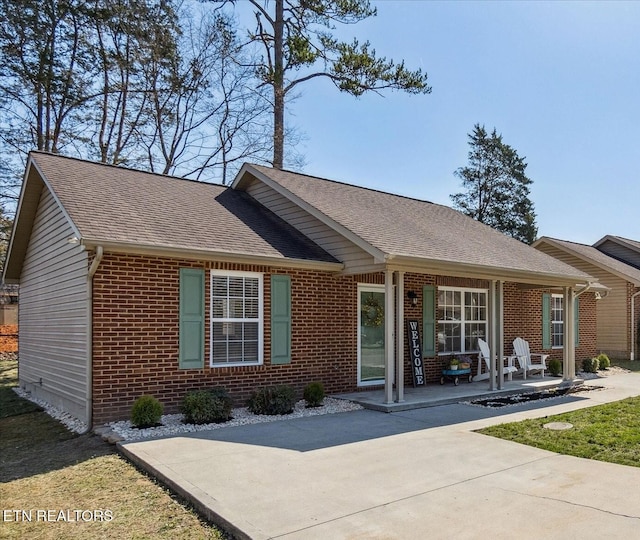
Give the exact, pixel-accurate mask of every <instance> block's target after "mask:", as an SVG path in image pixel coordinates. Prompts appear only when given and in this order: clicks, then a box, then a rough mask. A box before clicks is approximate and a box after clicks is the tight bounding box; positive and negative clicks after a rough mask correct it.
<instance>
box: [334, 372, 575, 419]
mask: <svg viewBox="0 0 640 540" xmlns="http://www.w3.org/2000/svg"><path fill="white" fill-rule="evenodd" d="M583 382H584V381H583V380H582V379H575V380H574V381H573V383H571V382H569V381H563V380H562V378H560V377H544V378H543V377H541V376H540V375H537V376H533V377H532V376H529V378H528V379H526V380H525V379H523V378H522V377H514V378H513V380H512V381H505V382H504V385H503V388H502V389H501V390H491V389H490V388H489V381H487V380H484V381H477V382H476V381H473V382H467V379H466V378H465V377H460V381H459V384H458V385H457V386H456V385H454V383H453V382H451V381H446V382H445V383H444V384H437V383H435V384H434V383H431V384H427V385H426V386H420V387H417V388H412V387H405V389H404V401H402V402H394V403H384V390H383V389H378V390H361V391H359V392H350V393H346V394H337V395H333V396H332V397H335V398H339V399H347V400H349V401H353V402H355V403H359V404H360V405H362V406H363V407H364V408H365V409H373V410H376V411H382V412H398V411H409V410H412V409H422V408H424V407H437V406H439V405H448V404H450V403H458V402H460V401H467V400H472V399H483V398H487V397H496V396H505V395H513V394H521V393H524V392H536V391H540V390H548V389H551V388H556V387H558V386H564V385H569V384H575V385H577V384H583Z"/></svg>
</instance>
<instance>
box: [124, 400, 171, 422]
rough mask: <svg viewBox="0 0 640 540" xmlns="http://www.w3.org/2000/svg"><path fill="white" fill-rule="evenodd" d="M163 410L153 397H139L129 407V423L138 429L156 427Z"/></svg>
mask: <svg viewBox="0 0 640 540" xmlns="http://www.w3.org/2000/svg"><path fill="white" fill-rule="evenodd" d="M163 410H164V407H163V405H162V403H160V402H159V401H158V400H157V399H156V398H154V397H153V396H148V395H147V396H140V397H139V398H138V399H136V400H135V402H134V403H133V407H131V423H132V424H133V425H134V426H135V427H138V428H147V427H153V426H157V425H159V424H160V418H162V411H163Z"/></svg>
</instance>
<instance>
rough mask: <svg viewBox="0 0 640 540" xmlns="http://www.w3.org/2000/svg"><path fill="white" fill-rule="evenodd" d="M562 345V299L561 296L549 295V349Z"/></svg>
mask: <svg viewBox="0 0 640 540" xmlns="http://www.w3.org/2000/svg"><path fill="white" fill-rule="evenodd" d="M563 345H564V298H563V297H562V295H561V294H552V295H551V347H552V348H554V349H557V348H561V347H562V346H563Z"/></svg>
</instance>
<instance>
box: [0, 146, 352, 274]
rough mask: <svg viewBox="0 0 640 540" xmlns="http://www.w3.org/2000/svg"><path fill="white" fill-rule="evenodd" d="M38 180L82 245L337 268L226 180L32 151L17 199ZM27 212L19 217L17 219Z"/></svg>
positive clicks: (19, 238)
mask: <svg viewBox="0 0 640 540" xmlns="http://www.w3.org/2000/svg"><path fill="white" fill-rule="evenodd" d="M42 186H46V187H47V188H48V189H50V190H51V192H52V193H53V195H54V197H55V198H56V199H57V200H58V202H59V203H60V204H61V206H62V207H63V208H64V211H65V212H66V213H67V215H68V216H69V218H70V220H71V221H72V223H73V225H74V226H75V228H76V229H77V231H78V234H79V235H80V238H79V239H80V240H81V241H82V242H83V243H84V244H86V245H87V246H94V245H105V246H119V247H124V246H132V247H135V246H137V247H145V248H148V249H153V248H157V249H173V250H179V251H180V252H184V253H188V252H192V253H194V254H198V253H199V254H203V255H204V254H207V253H215V254H229V255H245V256H248V257H253V258H255V259H256V260H257V259H260V258H267V259H269V260H270V261H271V262H273V261H276V262H277V261H279V260H280V261H282V262H283V263H287V264H289V263H291V262H292V261H294V262H295V261H314V262H320V263H330V264H333V265H336V269H339V267H340V266H339V264H340V263H339V261H337V260H336V259H335V258H334V257H332V256H331V255H330V254H329V253H327V252H326V251H324V250H323V249H322V248H321V247H319V246H318V245H317V244H315V243H314V242H312V241H311V240H310V239H309V238H307V237H306V236H304V235H303V234H301V233H300V232H299V231H298V230H296V229H295V228H293V227H292V226H290V225H288V224H287V223H286V222H284V221H283V220H281V219H280V218H279V217H277V216H276V215H275V214H274V213H273V212H271V211H270V210H268V209H266V208H265V207H263V206H261V205H260V204H258V203H257V202H256V201H255V200H254V199H252V198H251V197H249V196H248V195H246V194H245V193H242V192H240V191H235V190H232V189H229V188H228V187H226V186H222V185H216V184H210V183H204V182H196V181H192V180H185V179H180V178H174V177H170V176H165V175H159V174H152V173H148V172H142V171H136V170H131V169H125V168H121V167H114V166H110V165H104V164H100V163H93V162H89V161H83V160H79V159H74V158H69V157H63V156H60V155H54V154H48V153H43V152H32V153H31V155H30V162H29V165H28V171H27V177H26V180H25V186H24V188H23V191H24V192H23V196H22V198H23V199H24V198H25V197H28V196H29V194H28V193H26V191H29V190H30V191H31V198H32V199H33V200H35V201H36V203H37V199H38V198H39V190H40V189H42ZM34 198H35V199H34ZM24 206H25V208H24V212H27V211H28V210H27V206H28V205H26V204H25V205H24ZM34 206H35V205H34V204H33V203H32V204H31V212H32V213H33V214H35V209H34ZM21 210H22V209H21ZM21 210H19V212H20V211H21ZM26 218H27V216H20V215H18V219H19V220H22V219H26ZM28 234H30V229H29V228H28V226H27V224H25V228H24V229H21V228H17V229H16V232H15V233H14V237H15V238H13V239H12V243H16V242H18V243H20V242H22V243H25V244H26V242H27V241H28ZM25 235H27V236H26V237H25ZM19 251H20V249H19V248H17V247H16V252H19ZM14 255H15V253H14ZM18 257H19V256H18ZM10 262H11V265H10V268H9V274H11V273H12V272H11V270H12V269H14V272H13V273H15V271H16V270H15V269H16V268H19V266H20V265H21V261H10ZM16 263H19V264H18V266H16ZM9 277H12V276H9ZM13 277H14V278H15V276H13Z"/></svg>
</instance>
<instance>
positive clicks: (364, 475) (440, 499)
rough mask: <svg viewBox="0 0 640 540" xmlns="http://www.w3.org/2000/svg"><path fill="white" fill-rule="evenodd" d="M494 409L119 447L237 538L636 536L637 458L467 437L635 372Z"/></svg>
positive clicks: (367, 417)
mask: <svg viewBox="0 0 640 540" xmlns="http://www.w3.org/2000/svg"><path fill="white" fill-rule="evenodd" d="M590 384H597V385H603V386H604V387H605V388H604V389H602V390H598V391H592V392H585V393H580V394H577V395H575V396H568V397H563V398H556V399H554V400H549V401H544V402H537V403H535V404H534V403H532V404H528V405H518V406H514V407H509V408H505V409H501V410H490V409H484V408H479V407H474V406H470V405H463V404H453V405H443V406H439V407H431V408H426V409H417V410H412V411H405V412H397V413H390V414H385V413H381V412H376V411H370V410H363V411H356V412H351V413H342V414H335V415H326V416H319V417H310V418H301V419H296V420H287V421H280V422H273V423H267V424H257V425H251V426H243V427H235V428H228V429H218V430H215V431H211V432H200V433H197V434H189V435H183V436H175V437H170V438H164V439H155V440H146V441H140V442H129V443H121V444H120V445H119V446H120V449H121V451H122V452H123V453H124V454H125V455H127V456H128V457H129V458H130V459H132V460H133V461H135V462H136V463H138V464H139V465H141V466H142V467H143V468H145V469H147V470H148V471H150V472H151V473H152V474H154V475H155V476H157V477H159V478H160V479H161V480H162V481H163V482H165V483H166V484H168V485H169V486H170V487H172V489H174V490H175V491H177V492H178V493H180V494H182V495H183V496H185V497H187V498H188V499H190V500H191V501H192V502H193V503H194V505H195V506H196V508H198V509H199V510H200V511H201V512H203V513H204V514H205V515H207V516H208V517H209V518H210V519H211V520H212V521H214V522H216V523H218V524H220V525H222V526H223V527H225V528H226V529H227V530H229V531H230V532H232V533H233V534H234V535H235V536H237V537H239V538H252V539H266V538H282V539H287V540H289V539H316V538H317V539H323V540H325V539H332V540H336V539H413V538H427V537H428V538H436V539H438V538H456V539H459V538H462V539H464V538H483V539H484V538H492V539H500V538H505V539H507V538H508V539H513V538H519V539H522V538H532V539H533V538H536V539H539V538H545V539H550V538H562V539H565V540H566V539H568V538H581V539H589V538H601V537H602V536H603V535H606V537H608V538H620V539H623V538H624V539H628V538H636V537H638V534H639V533H638V531H640V468H635V467H625V466H620V465H612V464H608V463H604V462H598V461H590V460H585V459H580V458H573V457H568V456H561V455H557V454H554V453H551V452H547V451H544V450H538V449H535V448H530V447H528V446H523V445H519V444H516V443H511V442H508V441H503V440H499V439H494V438H491V437H487V436H483V435H480V434H477V433H474V432H473V430H475V429H478V428H480V427H484V426H487V425H491V424H497V423H503V422H509V421H515V420H520V419H524V418H532V417H541V416H546V415H551V414H557V413H559V412H564V411H568V410H574V409H579V408H583V407H589V406H593V405H598V404H600V403H604V402H609V401H615V400H618V399H622V398H624V397H628V396H632V395H640V374H627V375H616V376H612V377H608V378H606V379H602V380H597V381H591V382H590Z"/></svg>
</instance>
